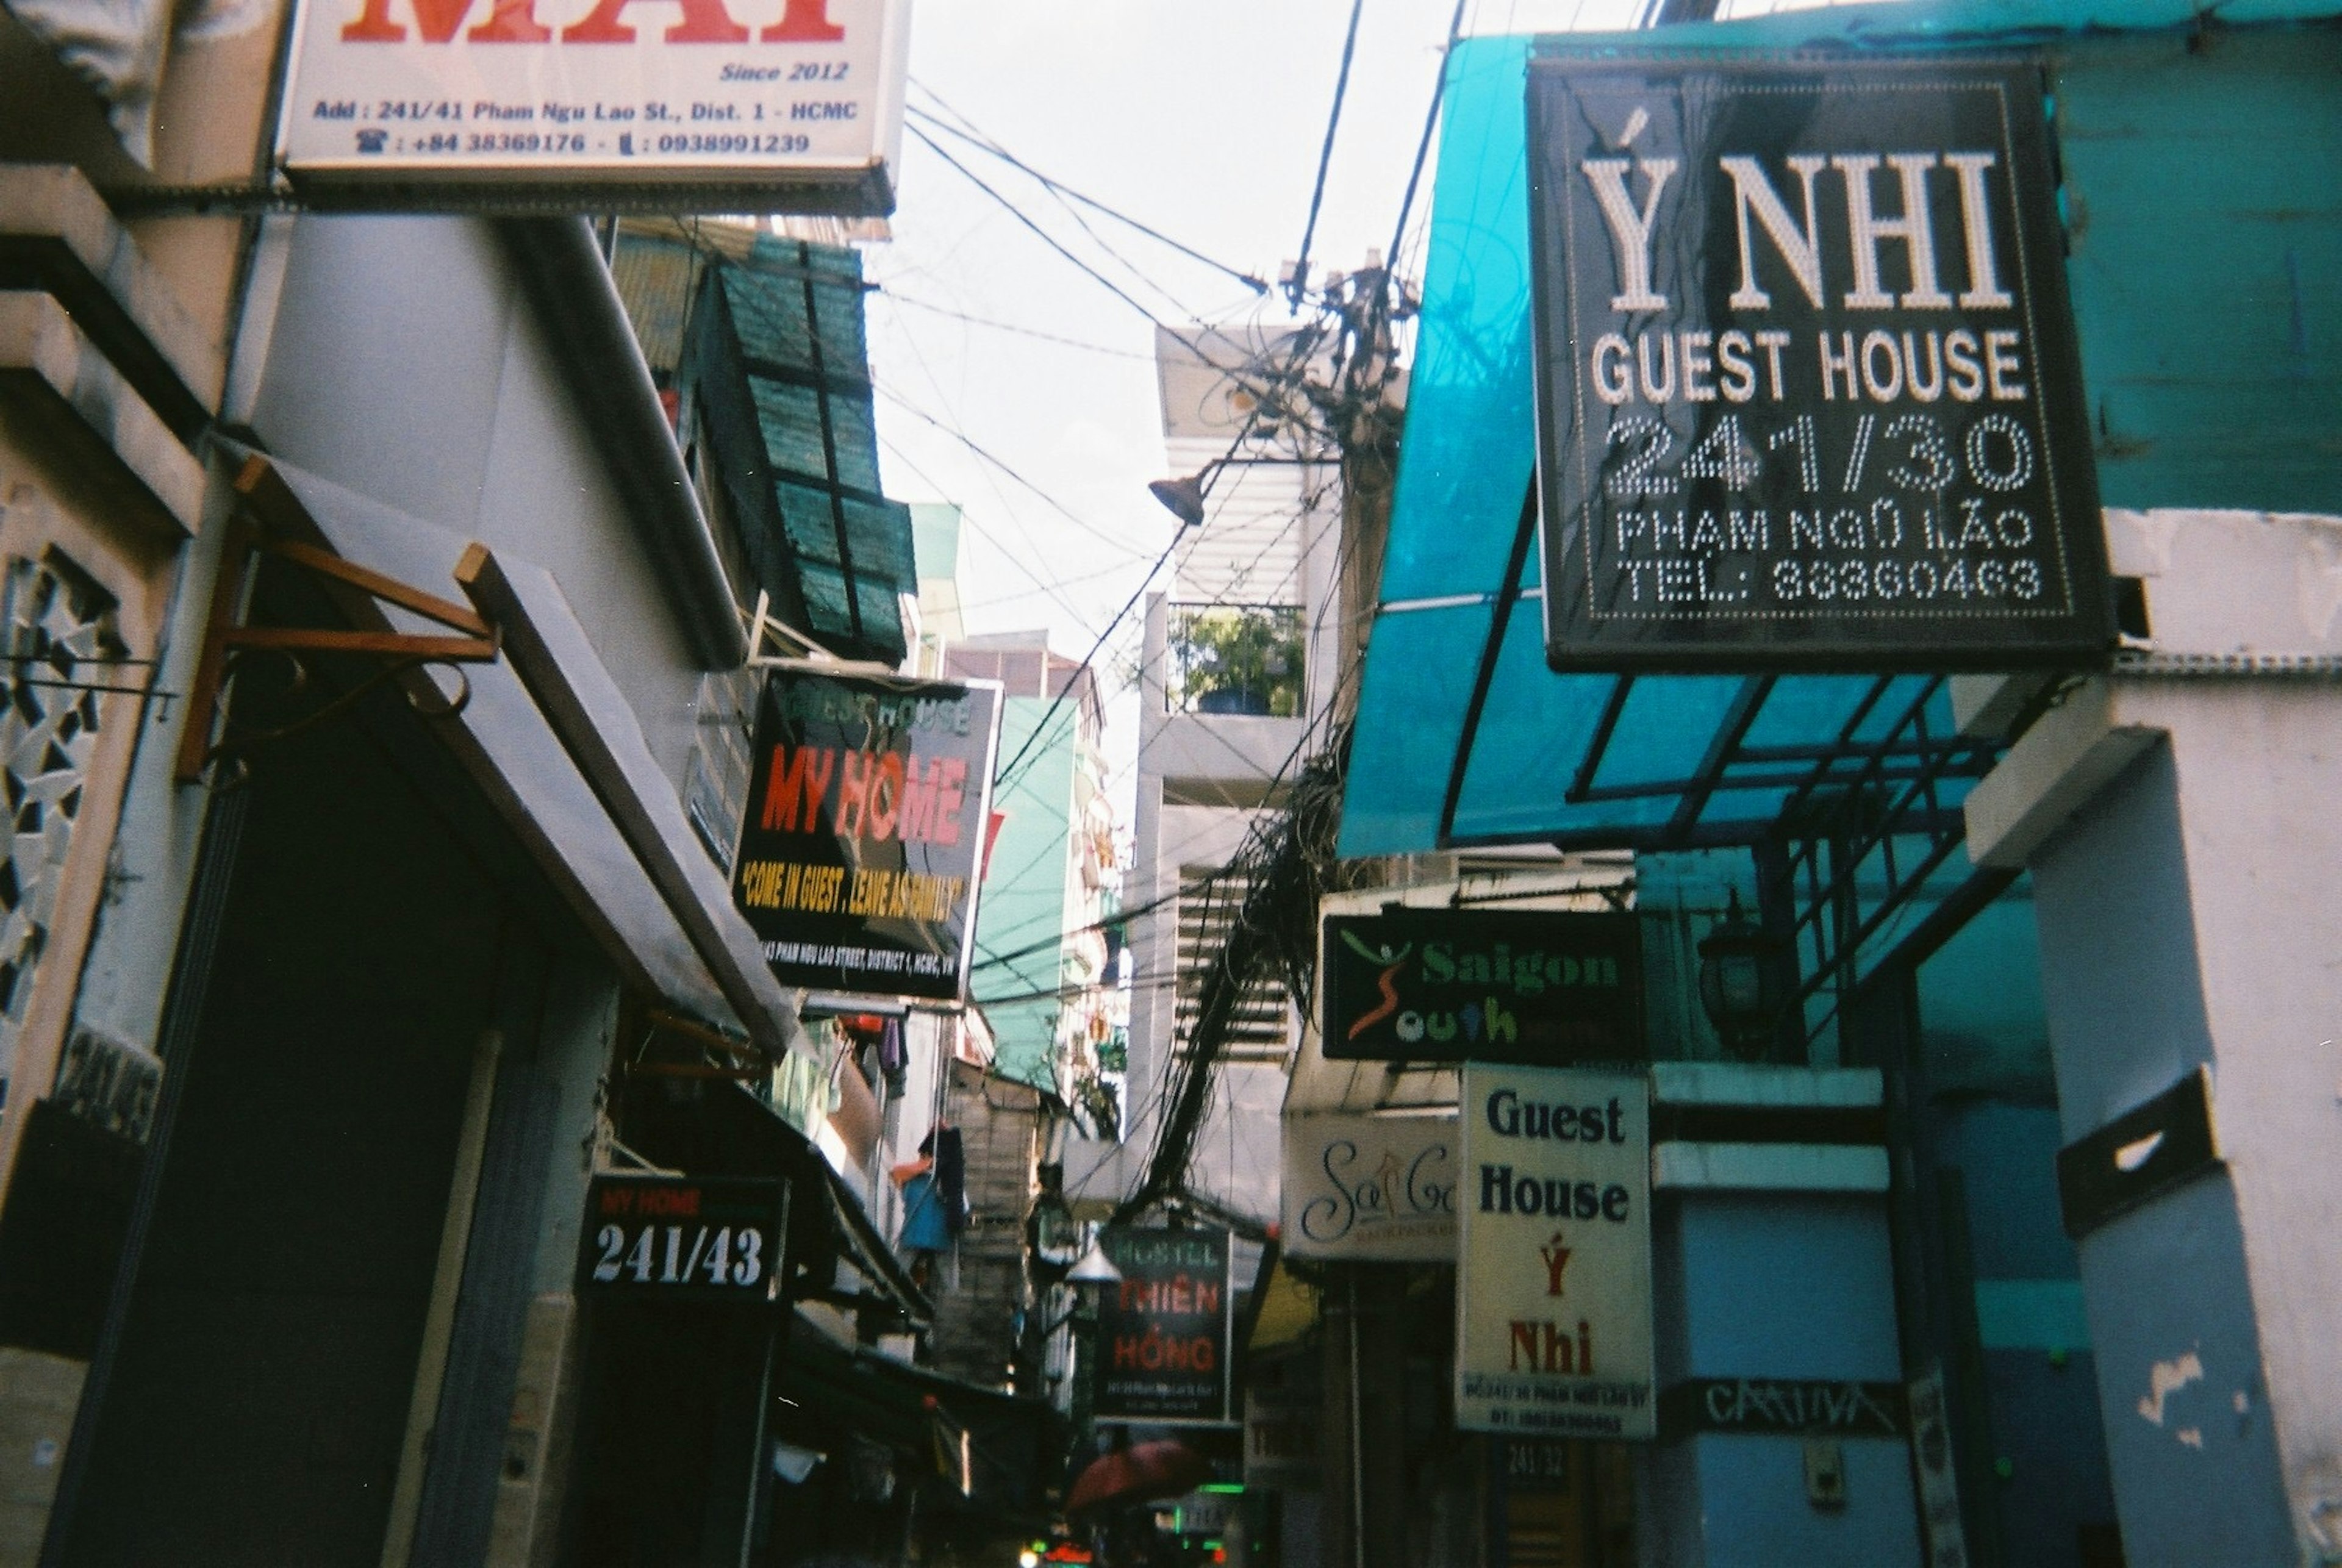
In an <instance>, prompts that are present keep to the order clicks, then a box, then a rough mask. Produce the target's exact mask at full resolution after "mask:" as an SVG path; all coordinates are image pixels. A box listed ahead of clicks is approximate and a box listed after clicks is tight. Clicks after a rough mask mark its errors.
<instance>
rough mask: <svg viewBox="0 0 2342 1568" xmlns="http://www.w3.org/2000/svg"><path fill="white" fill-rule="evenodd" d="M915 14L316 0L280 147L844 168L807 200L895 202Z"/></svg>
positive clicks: (281, 153)
mask: <svg viewBox="0 0 2342 1568" xmlns="http://www.w3.org/2000/svg"><path fill="white" fill-rule="evenodd" d="M907 15H908V7H907V5H906V3H905V0H657V3H656V4H655V3H653V0H302V4H301V5H300V8H299V14H298V17H297V20H296V23H295V29H296V31H295V40H294V45H293V58H292V66H291V77H290V80H289V81H288V83H287V85H286V89H285V105H284V111H283V118H282V122H281V124H280V126H279V131H278V137H277V148H278V157H279V160H280V161H281V162H282V164H283V165H284V166H285V169H286V170H287V171H288V172H290V173H291V174H292V175H294V176H295V178H305V179H312V180H316V181H323V182H325V183H335V182H352V181H370V182H385V181H395V182H403V183H405V184H408V185H419V186H424V187H426V188H427V187H430V186H435V185H437V186H445V185H461V184H463V183H465V182H466V181H470V182H482V181H494V182H497V183H498V184H500V185H502V184H509V183H512V182H515V181H517V182H523V183H525V184H528V185H533V186H537V187H543V186H548V185H550V186H579V187H583V190H582V191H581V193H580V199H585V193H586V192H592V191H596V190H600V191H602V192H604V193H605V194H606V196H607V195H610V194H611V187H614V186H615V187H626V186H629V185H644V184H647V183H651V182H656V183H658V184H659V185H661V186H662V187H672V186H675V185H713V186H714V187H716V188H717V189H723V190H729V191H740V190H743V189H744V188H747V187H752V186H753V185H755V184H756V183H757V182H759V181H763V182H780V183H784V184H798V185H804V184H826V185H839V186H842V187H846V190H845V192H844V193H843V194H841V195H840V196H839V197H838V198H837V199H836V200H835V201H834V202H831V203H827V204H805V203H799V202H792V204H791V205H793V206H797V205H829V206H833V207H834V208H835V209H836V210H842V211H861V212H870V213H883V212H886V211H887V210H889V209H890V208H891V207H892V205H893V197H892V190H891V178H890V176H889V175H888V174H887V169H886V165H888V164H889V163H890V162H891V161H892V159H893V157H894V154H895V147H896V142H897V141H898V139H899V136H900V129H901V116H902V83H903V72H904V58H905V45H906V20H907ZM616 194H617V195H623V194H624V193H623V192H619V193H616ZM661 199H662V200H665V201H666V202H668V204H669V205H672V200H673V198H672V192H671V191H668V192H666V194H664V195H662V196H661Z"/></svg>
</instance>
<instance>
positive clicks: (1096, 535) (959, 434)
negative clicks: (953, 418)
mask: <svg viewBox="0 0 2342 1568" xmlns="http://www.w3.org/2000/svg"><path fill="white" fill-rule="evenodd" d="M871 390H873V391H874V392H876V393H877V394H878V395H879V396H881V397H883V398H885V399H886V401H887V402H889V403H891V404H894V405H895V406H896V407H897V408H899V409H901V410H902V411H903V412H904V413H906V414H909V415H910V416H911V417H912V418H914V419H916V420H918V421H920V422H921V423H923V424H931V425H933V426H934V427H935V428H936V429H937V430H940V431H942V432H943V433H944V434H946V435H948V436H950V437H951V438H952V439H953V440H954V441H956V442H958V443H959V444H961V445H962V446H965V447H966V448H967V449H968V450H969V451H970V452H973V453H975V454H976V455H977V456H978V457H980V458H982V459H984V461H985V462H986V463H988V464H991V465H992V466H993V467H995V468H997V469H998V470H1000V472H1001V473H1003V474H1006V475H1007V476H1008V477H1009V478H1011V479H1013V480H1015V481H1016V483H1017V484H1019V485H1020V486H1022V487H1023V488H1025V489H1026V490H1029V491H1031V492H1032V493H1033V494H1035V495H1037V496H1039V497H1040V498H1041V499H1042V500H1043V501H1045V502H1046V503H1047V504H1048V505H1049V507H1050V509H1051V510H1053V511H1055V512H1056V514H1058V515H1059V516H1061V517H1063V518H1065V520H1066V522H1068V523H1071V524H1073V525H1074V526H1075V527H1076V528H1078V529H1080V530H1081V531H1082V532H1083V533H1085V534H1088V535H1089V536H1090V537H1091V538H1093V539H1096V540H1097V541H1098V542H1099V543H1100V544H1111V545H1112V546H1114V547H1115V548H1116V549H1117V550H1120V551H1121V552H1123V553H1124V554H1126V555H1129V556H1131V557H1132V558H1133V559H1136V557H1137V556H1138V555H1139V554H1140V552H1138V551H1136V550H1133V549H1132V548H1131V547H1130V545H1129V544H1127V543H1126V542H1125V541H1123V540H1121V539H1117V538H1116V537H1115V536H1114V535H1113V534H1108V533H1107V532H1106V530H1105V529H1103V528H1100V527H1099V526H1098V525H1097V524H1095V523H1092V522H1089V521H1087V520H1086V519H1085V518H1084V517H1082V516H1081V514H1078V513H1076V512H1075V511H1074V510H1073V509H1072V508H1071V507H1069V506H1067V505H1066V504H1065V503H1064V502H1062V501H1060V500H1058V499H1057V498H1056V496H1054V495H1052V494H1049V493H1048V492H1047V491H1046V490H1044V489H1042V488H1041V487H1040V486H1039V485H1038V484H1034V483H1033V481H1031V480H1030V479H1027V478H1026V477H1025V475H1024V474H1020V473H1018V472H1017V471H1016V467H1015V466H1014V465H1013V464H1010V463H1009V461H1008V460H1007V459H1006V458H1005V457H1001V456H997V455H996V454H993V453H991V452H988V451H986V449H985V447H984V445H983V444H981V443H980V442H978V441H977V440H976V437H974V436H972V435H970V434H967V432H966V431H964V430H960V429H958V428H956V427H955V426H953V425H949V424H945V423H944V422H943V421H942V420H940V419H937V418H936V416H935V415H934V414H929V413H928V412H927V411H926V409H924V408H921V407H920V406H919V405H918V404H915V403H913V402H912V401H911V400H910V399H908V398H906V397H905V396H904V395H903V394H901V393H899V392H896V391H895V390H894V389H893V388H891V387H886V386H880V385H877V384H876V382H874V383H872V384H871Z"/></svg>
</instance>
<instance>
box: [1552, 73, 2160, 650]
mask: <svg viewBox="0 0 2342 1568" xmlns="http://www.w3.org/2000/svg"><path fill="white" fill-rule="evenodd" d="M1528 136H1529V180H1530V189H1531V213H1532V217H1531V224H1532V228H1533V231H1534V234H1533V245H1532V249H1533V252H1534V257H1535V263H1534V271H1535V277H1536V320H1535V326H1534V332H1535V337H1536V362H1537V399H1538V434H1539V464H1538V473H1539V479H1540V488H1541V492H1542V494H1541V506H1542V522H1543V532H1544V541H1545V544H1544V562H1545V583H1546V587H1545V594H1544V598H1545V607H1546V658H1547V661H1548V663H1550V664H1552V665H1553V667H1554V668H1556V669H1557V670H1601V671H1661V672H1703V671H1730V672H1744V673H1755V674H1762V673H1768V672H1780V671H1827V670H1845V671H1863V672H1881V671H1890V670H1959V669H1996V670H1997V669H2016V668H2027V667H2057V668H2075V669H2080V668H2090V667H2097V666H2100V665H2103V664H2104V663H2105V662H2106V660H2107V656H2108V654H2110V652H2111V650H2112V648H2113V646H2114V643H2115V621H2114V611H2113V600H2112V594H2111V592H2110V587H2109V584H2108V579H2107V560H2106V542H2105V533H2104V526H2103V523H2102V521H2101V516H2100V512H2099V507H2098V501H2097V479H2096V474H2095V471H2094V468H2093V466H2092V461H2091V447H2090V439H2089V427H2088V421H2087V410H2086V406H2085V402H2084V398H2083V394H2082V386H2081V366H2080V358H2079V355H2078V352H2077V348H2076V346H2075V342H2074V334H2073V325H2072V316H2071V309H2070V306H2069V305H2068V303H2067V292H2066V285H2065V274H2064V269H2063V253H2062V244H2063V231H2062V229H2061V227H2060V225H2059V223H2058V220H2057V208H2056V181H2055V175H2054V170H2053V166H2052V161H2051V152H2050V146H2049V138H2048V128H2047V119H2046V116H2045V113H2044V108H2043V101H2042V88H2041V75H2040V67H2039V66H2038V65H2037V64H2033V63H2027V62H2022V61H2007V60H1983V59H1947V60H1937V61H1933V62H1924V63H1923V62H1913V61H1874V60H1860V61H1842V60H1827V61H1825V60H1819V59H1811V58H1797V57H1764V56H1746V57H1739V58H1735V59H1732V60H1728V61H1718V60H1716V59H1714V58H1704V59H1698V60H1691V59H1686V58H1683V57H1680V56H1676V57H1669V56H1665V55H1649V56H1643V57H1639V58H1636V57H1630V58H1626V59H1620V58H1617V57H1616V56H1608V57H1605V58H1604V59H1602V60H1600V61H1590V60H1578V59H1572V58H1567V57H1548V58H1544V59H1540V60H1537V61H1536V62H1535V63H1534V64H1533V65H1532V66H1531V70H1530V74H1529V86H1528Z"/></svg>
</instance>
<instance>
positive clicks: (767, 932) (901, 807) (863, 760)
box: [732, 669, 1000, 1001]
mask: <svg viewBox="0 0 2342 1568" xmlns="http://www.w3.org/2000/svg"><path fill="white" fill-rule="evenodd" d="M999 726H1000V687H999V685H998V684H996V683H987V682H982V681H976V682H948V681H905V680H895V679H892V678H881V677H874V676H860V675H832V674H819V673H816V672H814V671H812V670H806V669H785V670H776V671H774V672H773V673H772V674H770V675H769V676H767V677H766V683H765V689H764V691H763V693H762V694H760V695H759V697H758V699H757V704H756V736H755V741H754V744H753V746H752V748H751V750H750V753H749V776H748V806H747V811H746V814H745V817H744V819H743V822H742V824H741V831H740V848H739V852H738V853H737V854H735V855H734V856H733V860H732V902H733V904H735V905H736V907H737V908H738V909H739V911H740V913H741V914H745V915H746V916H747V919H748V924H749V925H750V926H752V927H753V928H754V929H755V931H756V935H757V936H758V938H759V939H760V940H761V941H762V943H763V944H764V949H765V962H766V964H769V965H770V966H771V967H772V971H773V973H774V974H776V976H778V977H779V978H780V980H781V981H782V983H783V984H789V985H802V986H806V987H808V988H810V989H815V990H823V991H860V992H872V993H877V994H886V995H895V996H921V997H927V998H930V999H934V1000H938V1001H955V1000H957V999H958V998H959V996H960V995H961V994H962V991H963V989H964V987H965V986H966V981H967V964H968V955H969V954H970V952H971V951H972V949H973V946H974V943H975V938H976V880H977V878H976V871H977V866H978V864H979V860H980V857H981V855H982V854H983V850H984V824H985V822H986V813H987V812H988V810H989V805H988V802H989V799H990V795H991V779H992V758H993V749H994V747H995V745H996V744H997V742H998V738H999Z"/></svg>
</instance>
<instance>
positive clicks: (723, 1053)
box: [623, 1007, 774, 1083]
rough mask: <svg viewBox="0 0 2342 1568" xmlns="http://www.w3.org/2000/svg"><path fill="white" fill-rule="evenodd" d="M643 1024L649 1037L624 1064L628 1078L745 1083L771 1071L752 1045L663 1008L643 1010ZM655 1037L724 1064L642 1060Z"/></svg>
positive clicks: (771, 1064) (770, 1061)
mask: <svg viewBox="0 0 2342 1568" xmlns="http://www.w3.org/2000/svg"><path fill="white" fill-rule="evenodd" d="M643 1021H644V1022H645V1023H646V1024H648V1025H649V1026H650V1033H649V1034H646V1035H645V1036H644V1038H643V1044H642V1048H641V1049H638V1050H637V1051H636V1053H635V1055H634V1058H633V1059H632V1060H631V1061H629V1062H627V1063H626V1064H624V1067H623V1071H624V1072H625V1073H626V1075H627V1076H629V1077H635V1078H732V1079H737V1080H739V1081H741V1082H744V1083H745V1082H748V1081H750V1080H754V1079H758V1078H763V1077H765V1076H766V1075H767V1074H770V1073H771V1072H772V1070H773V1066H774V1064H773V1062H772V1060H771V1059H770V1058H769V1057H767V1056H766V1054H764V1053H763V1052H762V1051H760V1050H758V1049H757V1048H756V1045H755V1044H753V1043H752V1042H749V1041H746V1040H736V1039H734V1038H733V1037H732V1036H731V1035H729V1034H724V1033H722V1032H721V1031H719V1030H716V1029H711V1028H709V1027H708V1026H707V1025H706V1024H702V1023H701V1022H700V1021H699V1020H697V1019H696V1018H686V1017H685V1016H684V1015H683V1014H680V1013H671V1012H669V1011H667V1010H666V1008H663V1007H646V1008H645V1009H644V1010H643ZM659 1035H666V1036H669V1037H671V1038H676V1039H681V1040H687V1041H689V1042H690V1043H691V1044H695V1045H697V1046H699V1047H701V1048H702V1049H703V1050H704V1051H706V1053H707V1054H710V1055H715V1056H720V1057H723V1058H725V1060H724V1061H723V1062H721V1063H713V1062H707V1061H705V1060H702V1061H699V1062H660V1061H648V1060H645V1056H644V1053H645V1052H646V1051H647V1050H648V1048H649V1046H650V1043H651V1041H652V1039H654V1038H656V1037H657V1036H659Z"/></svg>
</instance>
